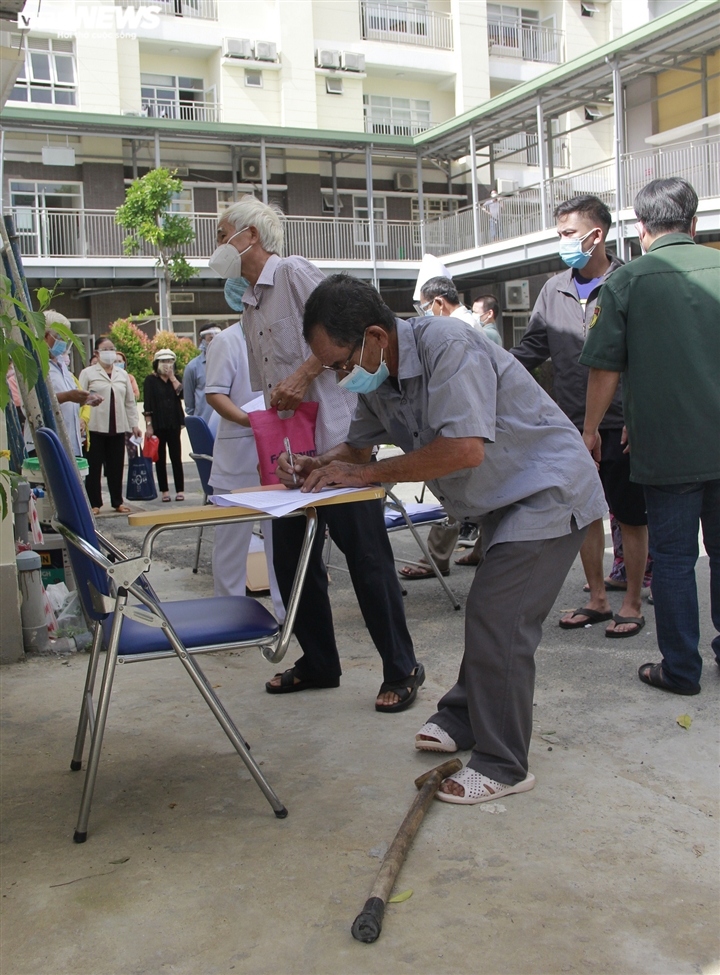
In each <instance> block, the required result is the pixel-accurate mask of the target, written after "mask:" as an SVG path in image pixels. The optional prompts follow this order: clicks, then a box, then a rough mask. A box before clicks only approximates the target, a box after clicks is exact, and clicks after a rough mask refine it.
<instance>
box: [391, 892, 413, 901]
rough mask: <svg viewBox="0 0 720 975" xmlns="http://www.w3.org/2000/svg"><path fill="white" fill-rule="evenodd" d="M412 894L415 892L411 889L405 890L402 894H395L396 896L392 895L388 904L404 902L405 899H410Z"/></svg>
mask: <svg viewBox="0 0 720 975" xmlns="http://www.w3.org/2000/svg"><path fill="white" fill-rule="evenodd" d="M412 895H413V892H412V891H411V890H404V891H403V892H402V894H395V896H394V897H391V898H390V900H389V901H388V904H402V902H403V901H406V900H409V899H410V898H411V897H412Z"/></svg>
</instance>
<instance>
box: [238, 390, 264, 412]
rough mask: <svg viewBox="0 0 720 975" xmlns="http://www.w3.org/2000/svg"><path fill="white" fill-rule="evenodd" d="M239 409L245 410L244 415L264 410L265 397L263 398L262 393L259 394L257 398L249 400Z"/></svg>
mask: <svg viewBox="0 0 720 975" xmlns="http://www.w3.org/2000/svg"><path fill="white" fill-rule="evenodd" d="M240 409H241V410H245V412H246V413H257V411H258V410H264V409H265V397H264V396H263V394H262V393H260V394H259V396H256V397H255V398H254V399H251V400H250V401H249V402H248V403H245V405H244V406H241V407H240Z"/></svg>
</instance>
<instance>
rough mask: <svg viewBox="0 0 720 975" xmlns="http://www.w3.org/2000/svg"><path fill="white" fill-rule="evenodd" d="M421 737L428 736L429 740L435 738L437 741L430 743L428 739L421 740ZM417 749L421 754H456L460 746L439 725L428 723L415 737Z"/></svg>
mask: <svg viewBox="0 0 720 975" xmlns="http://www.w3.org/2000/svg"><path fill="white" fill-rule="evenodd" d="M420 735H427V737H428V738H431V739H432V738H434V739H436V740H435V741H428V740H427V739H426V738H421V737H420ZM415 747H416V748H418V749H419V750H420V751H421V752H451V753H452V752H456V751H457V750H458V746H457V745H456V743H455V742H454V741H453V739H452V738H451V737H450V735H449V734H448V733H447V731H445V730H444V729H443V728H441V727H440V725H438V724H433V722H432V721H428V722H427V724H424V725H423V726H422V728H421V729H420V731H418V733H417V734H416V735H415Z"/></svg>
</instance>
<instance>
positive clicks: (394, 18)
mask: <svg viewBox="0 0 720 975" xmlns="http://www.w3.org/2000/svg"><path fill="white" fill-rule="evenodd" d="M360 30H361V35H362V37H363V38H364V39H365V40H368V41H391V42H392V43H393V44H414V45H416V46H418V47H435V48H439V49H441V50H443V51H452V49H453V26H452V18H451V16H450V14H444V13H441V12H439V11H437V10H427V9H424V8H423V9H418V8H415V7H409V6H401V5H397V6H395V5H393V4H390V3H382V2H380V0H374V2H369V0H360Z"/></svg>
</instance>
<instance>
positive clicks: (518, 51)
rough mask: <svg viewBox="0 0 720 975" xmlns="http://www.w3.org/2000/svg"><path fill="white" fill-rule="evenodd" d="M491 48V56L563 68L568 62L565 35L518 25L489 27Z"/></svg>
mask: <svg viewBox="0 0 720 975" xmlns="http://www.w3.org/2000/svg"><path fill="white" fill-rule="evenodd" d="M488 45H489V47H490V53H491V54H497V55H500V56H501V57H511V58H522V59H523V61H545V62H547V63H549V64H562V62H563V61H564V60H565V53H564V51H565V34H564V32H563V31H561V30H553V29H552V28H549V27H520V26H519V25H517V24H508V23H489V24H488Z"/></svg>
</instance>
